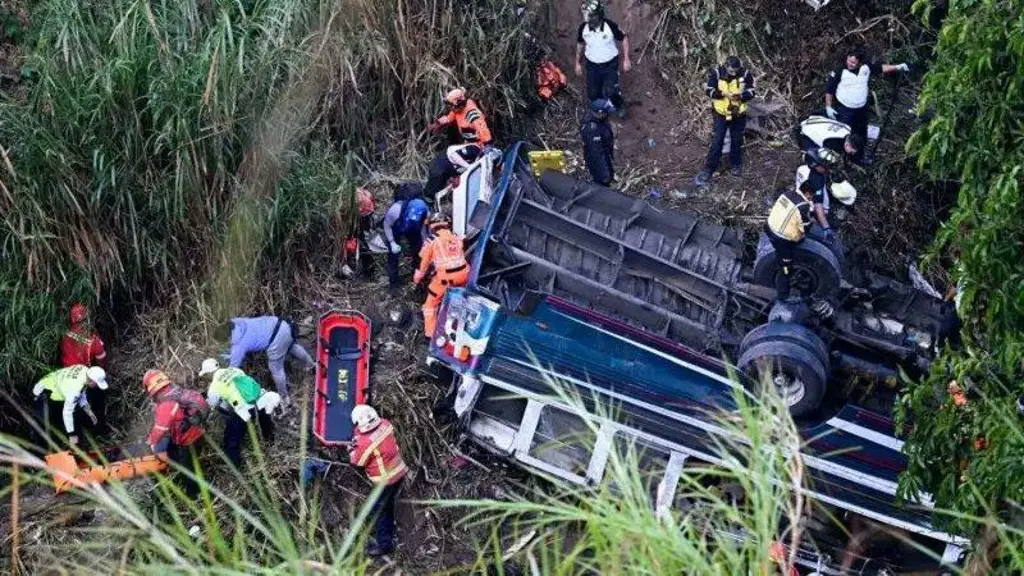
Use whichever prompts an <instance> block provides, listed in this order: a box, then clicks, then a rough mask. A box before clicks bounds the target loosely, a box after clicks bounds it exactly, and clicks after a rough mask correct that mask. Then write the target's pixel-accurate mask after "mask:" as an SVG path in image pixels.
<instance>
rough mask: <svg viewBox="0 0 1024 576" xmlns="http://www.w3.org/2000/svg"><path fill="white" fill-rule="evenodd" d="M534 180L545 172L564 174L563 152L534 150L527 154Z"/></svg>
mask: <svg viewBox="0 0 1024 576" xmlns="http://www.w3.org/2000/svg"><path fill="white" fill-rule="evenodd" d="M527 156H529V158H530V170H531V171H533V177H534V178H540V175H541V173H542V172H544V171H545V170H555V171H556V172H561V173H563V174H564V173H565V152H563V151H561V150H535V151H533V152H529V153H528V154H527Z"/></svg>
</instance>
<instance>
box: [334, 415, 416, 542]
mask: <svg viewBox="0 0 1024 576" xmlns="http://www.w3.org/2000/svg"><path fill="white" fill-rule="evenodd" d="M352 425H353V426H354V427H355V431H354V432H353V437H352V441H351V442H349V444H348V447H349V461H350V462H351V463H352V464H353V465H355V466H358V467H360V468H363V469H365V470H366V475H367V476H368V477H369V479H370V481H371V482H373V483H374V484H376V485H380V486H383V490H382V491H381V493H380V495H379V496H378V497H377V499H376V500H375V501H374V502H373V507H372V509H371V512H370V515H371V517H372V518H373V519H374V530H373V531H374V537H373V539H372V540H370V541H369V542H368V543H367V545H366V554H367V555H368V556H374V557H376V556H383V555H384V554H387V553H389V552H392V551H393V550H394V549H395V500H396V499H397V497H398V492H399V490H401V487H402V479H404V478H405V475H406V474H408V472H409V469H408V468H407V467H406V465H405V462H404V461H403V460H402V453H401V451H400V450H399V448H398V442H397V441H396V440H395V429H394V427H393V426H392V425H391V422H389V421H388V420H385V419H384V418H381V417H380V416H379V415H377V411H376V410H374V409H373V408H372V407H370V406H367V405H366V404H359V405H357V406H356V407H355V408H353V409H352Z"/></svg>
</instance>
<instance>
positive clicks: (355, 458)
mask: <svg viewBox="0 0 1024 576" xmlns="http://www.w3.org/2000/svg"><path fill="white" fill-rule="evenodd" d="M352 440H353V442H355V445H354V446H353V448H352V451H351V453H349V460H350V461H351V462H352V464H354V465H356V466H359V467H360V468H364V469H365V470H366V475H367V476H368V477H369V478H370V480H371V481H373V483H374V484H384V485H391V484H394V483H395V482H398V481H399V480H401V479H402V478H404V477H405V475H406V474H408V473H409V468H408V467H406V465H405V461H404V460H402V453H401V451H399V449H398V442H397V441H396V440H395V429H394V427H393V426H392V425H391V422H389V421H387V420H384V419H381V421H380V424H379V425H377V427H376V428H374V429H373V430H371V431H370V432H368V433H363V432H360V431H358V430H356V431H355V437H354V438H353V439H352Z"/></svg>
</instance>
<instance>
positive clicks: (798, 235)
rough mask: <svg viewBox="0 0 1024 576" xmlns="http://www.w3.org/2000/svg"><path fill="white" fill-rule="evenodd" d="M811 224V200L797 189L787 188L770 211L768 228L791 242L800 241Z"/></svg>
mask: <svg viewBox="0 0 1024 576" xmlns="http://www.w3.org/2000/svg"><path fill="white" fill-rule="evenodd" d="M810 225H811V202H810V200H808V199H807V198H806V197H804V195H803V194H801V193H800V192H799V191H797V190H786V191H785V192H783V193H782V194H780V195H779V198H778V199H777V200H776V201H775V204H774V205H772V210H771V212H769V213H768V230H769V231H770V232H771V233H772V234H774V235H776V236H778V237H779V238H782V239H783V240H789V241H790V242H799V241H801V240H803V239H804V236H805V235H806V234H807V228H808V227H809V226H810Z"/></svg>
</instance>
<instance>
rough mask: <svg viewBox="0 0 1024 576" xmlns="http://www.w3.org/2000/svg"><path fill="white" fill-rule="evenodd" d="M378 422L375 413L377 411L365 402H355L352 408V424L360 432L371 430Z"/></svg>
mask: <svg viewBox="0 0 1024 576" xmlns="http://www.w3.org/2000/svg"><path fill="white" fill-rule="evenodd" d="M379 424H380V416H378V415H377V411H376V410H374V409H373V407H372V406H367V405H366V404H357V405H356V407H355V408H353V409H352V425H353V426H355V427H356V428H358V429H359V431H360V432H362V433H364V434H365V433H367V432H369V431H370V430H373V429H374V428H376V427H377V426H378V425H379Z"/></svg>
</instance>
